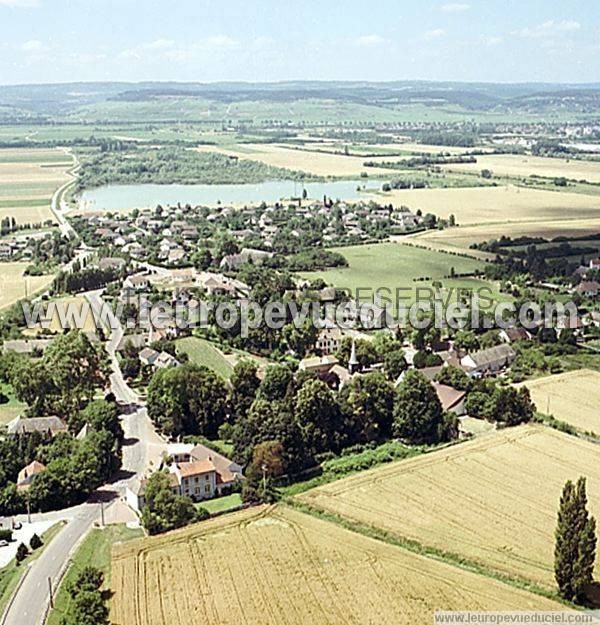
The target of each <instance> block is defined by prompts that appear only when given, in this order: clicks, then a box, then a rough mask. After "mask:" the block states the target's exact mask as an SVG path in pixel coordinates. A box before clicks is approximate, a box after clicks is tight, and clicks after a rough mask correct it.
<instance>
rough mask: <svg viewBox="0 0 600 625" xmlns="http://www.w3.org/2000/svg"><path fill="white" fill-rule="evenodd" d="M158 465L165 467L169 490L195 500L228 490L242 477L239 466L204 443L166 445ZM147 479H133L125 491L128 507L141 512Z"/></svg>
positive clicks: (223, 493) (208, 497) (224, 492)
mask: <svg viewBox="0 0 600 625" xmlns="http://www.w3.org/2000/svg"><path fill="white" fill-rule="evenodd" d="M161 468H162V469H166V470H168V474H169V480H170V484H171V490H172V491H173V492H174V493H175V494H177V495H186V496H188V497H191V498H192V499H193V500H195V501H202V500H204V499H212V498H214V497H218V496H221V495H225V494H227V493H229V492H230V491H231V489H232V487H233V485H234V484H235V483H236V482H237V481H239V480H243V479H244V476H243V475H242V467H241V466H240V465H239V464H237V463H235V462H233V461H232V460H229V459H228V458H226V457H225V456H223V455H221V454H219V453H217V452H216V451H214V450H213V449H209V448H208V447H206V446H204V445H195V446H194V445H191V444H182V443H174V444H169V445H167V447H166V450H165V453H164V454H163V460H162V463H161ZM146 483H147V480H145V479H141V480H134V482H133V483H132V484H131V485H130V486H129V487H128V488H127V490H126V500H127V503H128V504H129V506H130V507H131V508H133V509H134V510H137V511H140V510H142V508H143V507H144V505H145V498H144V495H145V489H146Z"/></svg>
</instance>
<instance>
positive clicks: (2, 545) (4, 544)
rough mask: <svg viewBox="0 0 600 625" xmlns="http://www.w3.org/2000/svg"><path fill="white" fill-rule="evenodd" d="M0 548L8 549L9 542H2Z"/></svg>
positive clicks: (0, 541)
mask: <svg viewBox="0 0 600 625" xmlns="http://www.w3.org/2000/svg"><path fill="white" fill-rule="evenodd" d="M0 547H8V541H6V540H0Z"/></svg>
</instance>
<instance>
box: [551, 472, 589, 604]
mask: <svg viewBox="0 0 600 625" xmlns="http://www.w3.org/2000/svg"><path fill="white" fill-rule="evenodd" d="M595 558H596V521H595V519H594V518H593V517H590V515H589V512H588V509H587V495H586V490H585V478H584V477H580V478H579V480H578V481H577V485H576V486H574V485H573V483H572V482H571V481H570V480H569V481H568V482H567V483H566V484H565V486H564V488H563V492H562V496H561V498H560V505H559V510H558V524H557V527H556V545H555V549H554V574H555V578H556V583H557V584H558V589H559V592H560V595H561V596H562V597H564V598H565V599H568V600H576V601H582V600H583V599H584V588H585V586H586V584H589V583H590V582H591V581H592V578H593V572H594V560H595Z"/></svg>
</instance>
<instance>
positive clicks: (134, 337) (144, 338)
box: [116, 334, 149, 352]
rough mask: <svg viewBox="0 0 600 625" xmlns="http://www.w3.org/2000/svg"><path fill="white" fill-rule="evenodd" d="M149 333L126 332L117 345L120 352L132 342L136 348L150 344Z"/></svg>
mask: <svg viewBox="0 0 600 625" xmlns="http://www.w3.org/2000/svg"><path fill="white" fill-rule="evenodd" d="M148 339H149V336H148V334H125V335H123V337H122V338H121V340H120V341H119V344H118V345H117V350H116V351H118V352H123V351H125V348H126V347H127V346H128V345H129V344H131V345H132V346H133V347H134V348H135V349H142V348H143V347H145V346H146V345H147V344H148Z"/></svg>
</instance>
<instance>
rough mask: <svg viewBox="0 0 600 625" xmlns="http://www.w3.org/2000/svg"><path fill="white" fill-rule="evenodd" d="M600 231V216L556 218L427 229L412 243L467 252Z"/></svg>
mask: <svg viewBox="0 0 600 625" xmlns="http://www.w3.org/2000/svg"><path fill="white" fill-rule="evenodd" d="M598 232H600V216H598V217H594V218H591V219H562V220H561V219H556V220H552V221H526V222H511V223H504V224H480V225H471V226H459V227H458V228H447V229H446V230H430V231H427V232H425V233H423V234H422V235H419V236H418V237H414V238H413V239H412V241H413V242H414V243H415V244H418V245H424V246H426V247H430V248H432V249H439V250H446V251H454V252H457V251H469V252H471V250H469V245H471V243H480V242H482V241H489V240H491V239H499V238H500V237H501V236H502V235H505V236H507V237H520V236H530V237H544V238H546V239H553V238H555V237H561V236H566V237H585V236H589V235H592V234H597V233H598Z"/></svg>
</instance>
